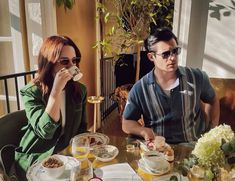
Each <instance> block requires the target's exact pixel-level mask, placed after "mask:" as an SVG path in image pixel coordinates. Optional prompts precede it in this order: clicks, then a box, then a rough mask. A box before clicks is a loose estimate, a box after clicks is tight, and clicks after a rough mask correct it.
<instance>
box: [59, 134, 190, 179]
mask: <svg viewBox="0 0 235 181" xmlns="http://www.w3.org/2000/svg"><path fill="white" fill-rule="evenodd" d="M107 136H108V137H109V139H110V140H109V143H108V144H109V145H114V146H116V147H117V148H118V150H119V154H118V155H117V156H116V158H115V159H113V160H111V161H109V162H101V161H99V160H97V159H96V158H95V157H94V155H92V150H91V153H90V154H89V156H88V159H89V160H90V162H91V163H92V167H93V170H96V169H97V168H101V167H104V166H107V165H112V164H118V163H128V164H129V165H130V166H131V168H132V169H133V170H134V171H135V172H136V173H137V174H138V175H139V176H140V178H141V179H142V180H144V181H152V180H154V179H155V178H158V177H160V175H153V174H149V173H146V172H145V171H143V170H142V169H141V168H139V164H138V162H139V160H140V159H141V153H142V152H143V150H142V149H141V148H140V147H139V145H138V142H139V139H135V138H131V137H129V136H126V137H125V136H114V135H107ZM129 144H134V145H135V148H134V149H133V150H131V151H130V150H127V145H129ZM170 146H171V147H172V149H173V150H174V161H173V162H171V163H170V170H169V172H168V173H166V174H169V173H177V172H178V170H177V165H178V164H179V163H180V162H181V161H182V160H183V159H184V158H186V157H188V156H189V155H190V153H191V151H192V149H193V146H192V145H190V144H170ZM59 154H62V155H66V156H72V149H71V145H69V146H67V147H66V148H65V149H64V150H62V151H61V152H60V153H59Z"/></svg>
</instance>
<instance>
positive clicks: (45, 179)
mask: <svg viewBox="0 0 235 181" xmlns="http://www.w3.org/2000/svg"><path fill="white" fill-rule="evenodd" d="M58 157H59V158H60V160H62V161H63V162H64V165H65V171H64V173H63V174H62V175H61V176H60V177H58V178H52V177H50V176H48V175H47V174H46V173H45V171H44V170H43V168H42V166H41V162H37V163H35V164H33V165H32V166H31V167H30V168H29V169H28V171H27V174H26V177H27V179H28V181H69V179H70V178H69V177H70V171H71V169H72V168H73V167H75V166H79V165H80V162H79V161H78V160H77V159H76V158H74V157H70V156H64V155H58Z"/></svg>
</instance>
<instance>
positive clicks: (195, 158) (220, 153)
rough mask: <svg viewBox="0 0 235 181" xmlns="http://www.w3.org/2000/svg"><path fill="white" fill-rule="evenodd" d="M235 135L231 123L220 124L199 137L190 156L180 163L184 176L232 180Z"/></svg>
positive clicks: (208, 180)
mask: <svg viewBox="0 0 235 181" xmlns="http://www.w3.org/2000/svg"><path fill="white" fill-rule="evenodd" d="M234 163H235V137H234V132H233V131H232V129H231V127H230V126H229V125H225V124H223V125H219V126H217V127H215V128H213V129H211V130H210V131H209V132H208V133H205V134H204V135H202V137H201V138H200V139H198V141H197V143H196V145H195V148H194V150H193V151H192V154H191V155H190V157H189V158H187V159H184V160H183V162H182V163H181V164H180V170H181V171H182V174H183V175H184V176H186V175H188V176H189V177H191V176H192V175H196V176H197V177H198V178H202V179H203V180H206V181H211V180H227V181H229V180H232V175H233V174H234V173H235V170H233V168H232V167H233V164H234Z"/></svg>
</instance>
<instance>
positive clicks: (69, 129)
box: [15, 83, 87, 172]
mask: <svg viewBox="0 0 235 181" xmlns="http://www.w3.org/2000/svg"><path fill="white" fill-rule="evenodd" d="M78 84H79V86H80V88H81V95H82V96H81V97H82V100H81V102H79V103H77V102H75V101H74V99H73V98H72V90H68V89H66V124H65V127H64V134H63V135H61V120H60V121H59V122H58V123H55V122H54V121H53V119H52V118H51V117H50V116H49V115H48V114H47V113H46V112H45V108H46V105H47V100H45V98H44V97H43V95H42V92H41V90H40V89H39V88H38V87H37V86H36V85H34V84H33V83H29V84H28V85H26V86H25V87H24V88H23V89H22V90H21V91H20V92H21V96H22V99H23V102H24V106H25V111H26V116H27V118H28V124H27V126H25V127H23V128H22V131H23V132H24V136H23V137H22V139H21V142H20V146H19V147H18V148H17V149H16V152H15V160H16V166H17V167H18V169H19V170H21V172H24V171H26V170H27V169H28V167H29V166H30V165H32V164H33V163H35V162H36V161H38V160H42V159H44V158H46V157H47V156H49V155H51V154H53V153H56V152H58V151H60V150H61V149H63V148H65V147H66V146H67V145H68V144H69V141H70V139H71V138H72V137H73V136H75V135H77V134H79V133H82V132H85V131H86V96H87V92H86V87H85V86H84V85H83V84H81V83H78Z"/></svg>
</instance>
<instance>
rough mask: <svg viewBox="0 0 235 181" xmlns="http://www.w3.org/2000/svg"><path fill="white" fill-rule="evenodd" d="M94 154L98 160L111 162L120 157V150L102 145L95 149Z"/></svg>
mask: <svg viewBox="0 0 235 181" xmlns="http://www.w3.org/2000/svg"><path fill="white" fill-rule="evenodd" d="M93 153H94V156H95V158H96V159H97V160H99V161H102V162H109V161H111V160H113V159H114V158H115V157H116V156H117V155H118V153H119V151H118V148H117V147H115V146H113V145H101V146H96V147H94V150H93Z"/></svg>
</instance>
